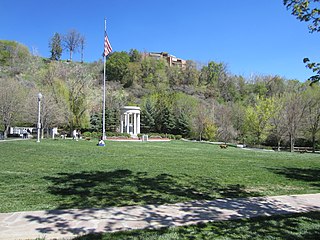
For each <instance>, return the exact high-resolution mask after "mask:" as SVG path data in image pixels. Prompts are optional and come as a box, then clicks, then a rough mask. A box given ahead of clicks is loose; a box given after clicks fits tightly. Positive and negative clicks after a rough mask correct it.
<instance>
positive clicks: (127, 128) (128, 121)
mask: <svg viewBox="0 0 320 240" xmlns="http://www.w3.org/2000/svg"><path fill="white" fill-rule="evenodd" d="M126 124H127V125H126V133H129V132H130V130H129V127H130V114H129V113H127V121H126Z"/></svg>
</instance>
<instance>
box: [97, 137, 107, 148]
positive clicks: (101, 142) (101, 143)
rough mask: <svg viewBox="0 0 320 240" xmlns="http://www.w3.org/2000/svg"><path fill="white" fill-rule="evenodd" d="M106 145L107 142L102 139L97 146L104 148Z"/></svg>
mask: <svg viewBox="0 0 320 240" xmlns="http://www.w3.org/2000/svg"><path fill="white" fill-rule="evenodd" d="M105 145H106V144H105V142H104V141H103V139H102V137H101V138H100V141H99V142H98V144H97V146H101V147H104V146H105Z"/></svg>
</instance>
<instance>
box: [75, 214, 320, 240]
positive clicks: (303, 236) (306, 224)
mask: <svg viewBox="0 0 320 240" xmlns="http://www.w3.org/2000/svg"><path fill="white" fill-rule="evenodd" d="M319 237H320V212H310V213H300V214H291V215H279V216H271V217H257V218H252V219H239V220H230V221H221V222H211V223H201V224H198V225H192V226H185V227H171V228H162V229H158V230H147V229H145V230H133V231H126V232H116V233H100V234H88V235H85V236H81V237H77V238H75V240H113V239H126V240H142V239H143V240H156V239H159V240H181V239H186V240H187V239H198V240H203V239H208V240H209V239H210V240H211V239H220V240H227V239H255V240H258V239H259V240H265V239H278V240H282V239H287V240H293V239H300V240H307V239H309V240H315V239H319Z"/></svg>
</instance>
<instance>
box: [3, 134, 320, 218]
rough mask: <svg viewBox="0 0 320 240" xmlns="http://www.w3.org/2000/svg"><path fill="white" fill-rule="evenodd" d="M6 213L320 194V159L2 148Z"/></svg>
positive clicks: (51, 145) (174, 146)
mask: <svg viewBox="0 0 320 240" xmlns="http://www.w3.org/2000/svg"><path fill="white" fill-rule="evenodd" d="M0 164H1V165H0V166H1V167H0V201H1V204H0V212H11V211H26V210H48V209H57V208H99V207H107V206H124V205H145V204H165V203H175V202H183V201H189V200H201V199H207V200H212V199H215V198H224V197H249V196H264V195H269V196H271V195H283V194H302V193H318V192H319V190H320V155H319V154H309V153H305V154H299V153H277V152H262V151H248V150H242V149H238V148H231V147H229V148H228V149H220V148H219V146H216V145H212V144H203V143H195V142H183V141H172V142H110V141H107V146H106V147H97V146H96V142H93V141H91V142H89V141H84V140H83V141H78V142H76V141H71V140H44V141H42V142H41V143H36V142H35V141H33V140H28V141H14V142H2V143H0Z"/></svg>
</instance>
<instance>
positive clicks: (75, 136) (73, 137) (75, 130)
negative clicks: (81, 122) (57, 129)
mask: <svg viewBox="0 0 320 240" xmlns="http://www.w3.org/2000/svg"><path fill="white" fill-rule="evenodd" d="M77 134H78V133H77V129H74V130H73V132H72V139H73V140H76V141H78V138H77Z"/></svg>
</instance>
